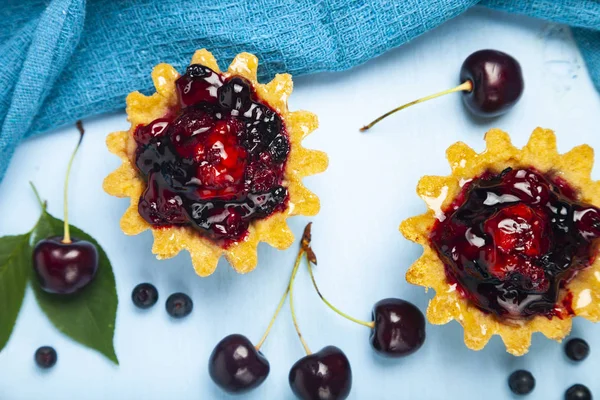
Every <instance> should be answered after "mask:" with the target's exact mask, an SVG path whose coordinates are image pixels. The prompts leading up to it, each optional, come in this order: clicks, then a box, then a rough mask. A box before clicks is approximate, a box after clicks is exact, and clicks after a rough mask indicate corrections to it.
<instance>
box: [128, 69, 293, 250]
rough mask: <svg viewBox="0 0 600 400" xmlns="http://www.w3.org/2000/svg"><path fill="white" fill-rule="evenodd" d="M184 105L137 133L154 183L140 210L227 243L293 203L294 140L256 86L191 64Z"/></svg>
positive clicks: (183, 80)
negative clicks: (287, 175)
mask: <svg viewBox="0 0 600 400" xmlns="http://www.w3.org/2000/svg"><path fill="white" fill-rule="evenodd" d="M176 86H177V91H178V95H179V100H180V106H179V109H177V110H172V112H171V113H170V114H171V115H169V116H166V117H164V118H159V119H157V120H155V121H153V122H151V123H150V124H148V125H140V126H138V127H137V129H136V130H135V132H134V138H135V140H136V143H137V145H138V147H137V150H136V160H135V161H136V165H137V168H138V170H139V172H140V173H141V174H142V175H143V176H144V178H145V179H146V180H147V183H148V185H147V188H146V190H145V192H144V193H143V195H142V197H141V199H140V202H139V207H138V209H139V213H140V215H141V216H142V217H143V218H144V219H145V220H146V221H148V222H149V223H151V224H152V225H154V226H172V225H190V226H193V227H194V228H196V229H197V230H198V231H199V232H200V233H201V234H202V235H204V236H206V237H209V238H211V239H214V240H218V241H221V242H222V243H223V244H224V245H227V244H229V243H232V242H234V241H237V240H240V239H243V238H244V236H245V235H246V234H247V232H248V227H249V225H250V223H251V222H252V221H254V220H257V219H262V218H266V217H268V216H269V215H271V214H272V213H274V212H276V211H281V210H283V209H284V208H285V206H286V201H287V198H288V192H287V189H286V188H285V187H284V186H283V174H284V168H285V163H286V161H287V158H288V154H289V151H290V143H289V138H288V135H287V132H286V131H285V127H284V125H283V123H282V120H281V117H280V116H279V115H278V114H277V113H276V112H275V111H274V110H272V109H271V108H270V107H269V106H267V105H266V104H263V103H261V102H260V101H259V99H258V98H257V95H256V93H255V92H254V88H253V87H252V85H251V84H250V82H248V81H246V80H245V79H243V78H240V77H229V78H225V77H223V76H222V75H220V74H218V73H216V72H214V71H213V70H211V69H210V68H207V67H204V66H202V65H191V66H190V67H188V69H187V72H186V74H185V75H183V76H181V77H180V78H179V79H178V80H177V84H176Z"/></svg>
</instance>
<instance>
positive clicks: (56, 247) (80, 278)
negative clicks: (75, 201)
mask: <svg viewBox="0 0 600 400" xmlns="http://www.w3.org/2000/svg"><path fill="white" fill-rule="evenodd" d="M77 129H78V130H79V133H80V136H79V141H78V142H77V145H76V146H75V150H73V153H72V154H71V158H70V160H69V164H68V167H67V173H66V176H65V186H64V232H63V236H62V237H60V236H55V237H50V238H46V239H43V240H40V241H39V242H38V243H37V244H36V246H35V248H34V249H33V267H34V270H35V272H36V275H37V278H38V281H39V284H40V287H41V288H42V289H43V290H44V291H46V292H48V293H53V294H61V295H68V294H73V293H76V292H78V291H80V290H82V289H83V288H84V287H86V286H87V285H89V284H90V282H92V280H93V279H94V277H95V276H96V272H97V271H98V249H97V248H96V246H95V245H94V244H93V243H91V242H89V241H86V240H80V239H77V238H75V237H72V236H71V232H70V227H69V206H68V197H69V176H70V173H71V169H72V167H73V161H74V160H75V156H76V154H77V151H78V150H79V147H80V145H81V142H82V140H83V136H84V130H83V125H82V123H81V121H77ZM34 190H35V188H34ZM36 196H38V199H39V195H37V191H36Z"/></svg>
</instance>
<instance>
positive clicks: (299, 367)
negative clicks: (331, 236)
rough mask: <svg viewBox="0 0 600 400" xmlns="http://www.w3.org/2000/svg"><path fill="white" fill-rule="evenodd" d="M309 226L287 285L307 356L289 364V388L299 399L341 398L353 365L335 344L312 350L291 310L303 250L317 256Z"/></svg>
mask: <svg viewBox="0 0 600 400" xmlns="http://www.w3.org/2000/svg"><path fill="white" fill-rule="evenodd" d="M310 229H311V224H310V223H309V224H308V225H307V226H306V228H305V229H304V235H303V237H302V242H301V246H300V249H299V251H298V256H297V257H296V263H295V264H294V270H293V271H292V277H291V279H290V286H289V289H290V293H289V296H290V311H291V314H292V321H293V323H294V328H295V329H296V333H297V334H298V338H299V339H300V343H302V347H303V348H304V351H305V353H306V356H304V357H302V358H301V359H300V360H298V361H297V362H296V363H295V364H294V365H293V366H292V368H291V370H290V374H289V377H288V378H289V383H290V387H291V389H292V392H294V394H295V395H296V396H297V397H298V398H300V399H303V400H314V399H317V400H336V399H337V400H343V399H346V398H347V397H348V395H349V394H350V390H351V389H352V368H351V367H350V362H349V361H348V358H347V357H346V355H345V354H344V352H343V351H342V350H340V349H339V348H337V347H335V346H326V347H324V348H322V349H321V350H319V351H318V352H316V353H313V352H311V351H310V348H309V347H308V344H307V343H306V341H305V340H304V337H303V336H302V333H301V332H300V327H299V325H298V321H297V319H296V312H295V310H294V279H295V277H296V273H297V272H298V268H299V266H300V263H301V261H302V258H303V256H304V254H306V257H307V259H309V260H310V259H312V260H314V261H315V262H316V256H315V255H314V253H313V252H312V249H310V239H311V235H310Z"/></svg>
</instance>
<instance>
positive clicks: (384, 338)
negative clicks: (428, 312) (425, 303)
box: [306, 244, 425, 357]
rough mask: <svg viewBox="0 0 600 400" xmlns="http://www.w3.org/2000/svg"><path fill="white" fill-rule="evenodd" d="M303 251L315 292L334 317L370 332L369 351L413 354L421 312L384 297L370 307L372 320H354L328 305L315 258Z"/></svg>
mask: <svg viewBox="0 0 600 400" xmlns="http://www.w3.org/2000/svg"><path fill="white" fill-rule="evenodd" d="M308 246H310V244H308ZM310 252H311V253H312V254H313V257H312V259H311V257H309V256H308V254H309V253H308V249H307V251H306V254H307V257H306V261H307V266H308V273H309V275H310V279H311V281H312V284H313V286H314V288H315V291H316V292H317V294H318V295H319V297H320V298H321V300H322V301H323V303H325V304H326V305H327V307H329V308H330V309H331V310H333V311H334V312H335V313H336V314H338V315H340V316H342V317H344V318H346V319H348V320H350V321H352V322H354V323H356V324H359V325H362V326H366V327H367V328H370V329H371V337H370V342H371V346H372V347H373V349H374V350H375V351H376V352H377V353H379V354H381V355H383V356H385V357H404V356H407V355H410V354H412V353H414V352H416V351H417V350H418V349H419V348H421V346H422V345H423V343H424V342H425V317H424V316H423V313H422V312H421V311H420V310H419V309H418V308H417V307H416V306H414V305H413V304H412V303H409V302H408V301H405V300H401V299H395V298H387V299H383V300H380V301H378V302H377V303H376V304H375V306H374V307H373V312H372V316H373V319H372V321H362V320H360V319H357V318H354V317H352V316H350V315H348V314H346V313H344V312H343V311H341V310H340V309H338V308H337V307H335V306H334V305H333V304H331V302H329V301H328V300H327V299H326V298H325V296H323V294H322V293H321V291H320V290H319V287H318V285H317V281H316V279H315V275H314V273H313V268H312V265H313V264H314V265H316V256H315V255H314V251H313V250H312V249H310Z"/></svg>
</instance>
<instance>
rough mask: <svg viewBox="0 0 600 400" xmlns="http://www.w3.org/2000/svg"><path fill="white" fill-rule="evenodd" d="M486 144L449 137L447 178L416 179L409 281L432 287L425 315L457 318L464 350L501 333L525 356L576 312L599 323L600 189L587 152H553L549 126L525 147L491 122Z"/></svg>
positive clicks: (561, 331)
mask: <svg viewBox="0 0 600 400" xmlns="http://www.w3.org/2000/svg"><path fill="white" fill-rule="evenodd" d="M485 141H486V144H487V148H486V150H485V151H484V152H483V153H479V154H477V153H476V152H475V151H474V150H472V149H471V148H470V147H468V146H467V145H465V144H464V143H460V142H459V143H456V144H454V145H453V146H451V147H450V148H449V149H448V151H447V158H448V160H449V162H450V166H451V169H452V173H451V175H449V176H446V177H442V176H425V177H423V178H421V180H420V181H419V184H418V186H417V193H418V194H419V196H420V197H421V198H422V199H423V200H424V201H425V203H426V204H427V206H428V211H427V212H426V213H425V214H423V215H420V216H416V217H412V218H409V219H407V220H406V221H404V222H403V223H402V224H401V226H400V230H401V232H402V233H403V235H404V236H405V237H406V238H407V239H409V240H411V241H414V242H416V243H418V244H420V245H421V246H423V248H424V251H423V255H422V256H421V257H420V258H419V259H418V260H417V261H416V262H415V263H414V264H413V265H412V266H411V267H410V268H409V270H408V272H407V274H406V279H407V281H408V282H409V283H413V284H415V285H420V286H424V287H426V288H432V289H434V290H435V293H436V295H435V297H434V298H433V299H432V300H431V302H430V303H429V307H428V309H427V319H428V320H429V322H431V323H433V324H446V323H448V322H450V321H451V320H453V319H454V320H456V321H458V322H459V323H460V324H461V325H462V326H463V328H464V331H465V334H464V341H465V344H466V345H467V347H469V348H471V349H473V350H479V349H482V348H483V347H484V346H485V345H486V344H487V343H488V341H489V340H490V338H491V337H492V336H493V335H499V336H500V337H501V338H502V340H503V342H504V344H505V346H506V349H507V351H508V352H509V353H511V354H513V355H523V354H525V353H526V352H527V351H528V349H529V346H530V344H531V337H532V334H533V333H534V332H541V333H542V334H544V335H545V336H546V337H548V338H550V339H554V340H558V341H560V340H562V339H563V338H564V337H566V336H567V335H568V333H569V332H570V330H571V326H572V318H573V317H575V316H581V317H584V318H586V319H588V320H590V321H592V322H597V321H599V320H600V307H598V305H599V304H600V281H599V280H598V279H597V276H599V275H600V262H599V261H598V259H597V248H598V247H597V245H598V242H599V239H600V208H598V205H600V197H599V196H598V193H600V191H599V189H600V186H599V183H598V182H595V181H592V179H591V178H590V173H591V170H592V164H593V150H592V149H591V148H590V147H589V146H587V145H583V146H578V147H576V148H574V149H572V150H571V151H569V152H567V153H565V154H559V153H558V151H557V146H556V136H555V135H554V133H553V132H552V131H550V130H547V129H541V128H537V129H536V130H535V131H534V132H533V133H532V135H531V137H530V139H529V142H528V143H527V145H526V146H525V147H524V148H523V149H517V148H515V147H514V146H513V145H512V143H511V141H510V138H509V136H508V135H507V134H506V133H504V132H502V131H500V130H497V129H492V130H490V131H488V132H487V133H486V135H485Z"/></svg>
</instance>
